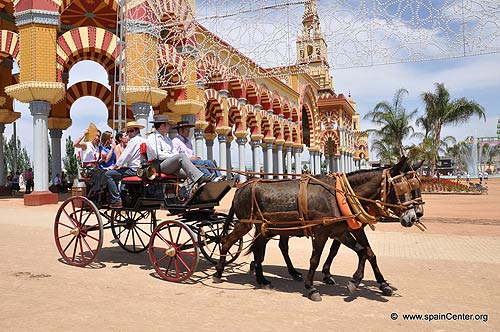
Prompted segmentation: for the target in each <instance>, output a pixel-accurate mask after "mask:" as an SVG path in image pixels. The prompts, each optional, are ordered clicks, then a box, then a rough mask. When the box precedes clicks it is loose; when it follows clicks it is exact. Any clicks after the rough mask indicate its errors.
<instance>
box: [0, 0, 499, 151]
mask: <svg viewBox="0 0 500 332" xmlns="http://www.w3.org/2000/svg"><path fill="white" fill-rule="evenodd" d="M277 3H280V4H282V3H287V1H283V2H279V1H271V0H256V1H239V2H238V1H214V0H202V1H198V17H202V18H203V17H205V20H203V19H202V22H201V23H202V24H203V25H205V26H206V27H207V28H211V27H213V29H212V30H213V31H215V32H216V33H217V34H219V35H221V36H222V37H223V38H224V40H227V41H228V42H230V43H231V44H232V45H235V46H237V48H238V49H239V50H240V51H241V52H243V53H244V54H247V55H249V56H252V55H254V56H256V57H257V58H255V60H256V61H257V62H258V63H259V64H261V65H262V66H265V67H269V66H273V65H275V66H277V65H282V64H283V63H281V61H285V62H287V63H293V62H294V61H295V58H296V55H295V54H296V50H295V38H296V36H297V35H298V34H300V30H301V20H302V13H303V6H302V5H300V4H297V2H296V1H295V2H294V1H288V3H294V4H292V5H290V6H279V7H278V8H274V9H270V10H260V9H259V8H263V7H265V6H267V5H274V4H277ZM461 3H462V2H461V1H456V0H439V1H438V0H432V1H431V0H419V1H409V0H398V1H386V2H384V1H380V2H371V1H368V2H366V1H357V0H350V1H344V0H332V1H326V0H325V1H323V0H321V1H319V2H318V13H319V15H320V19H321V28H322V31H323V33H324V35H325V39H326V41H327V43H328V47H329V61H330V65H331V66H332V70H331V75H332V76H333V80H334V85H335V91H336V92H337V93H344V94H345V95H347V94H348V93H349V92H350V93H351V94H352V97H353V98H354V100H355V101H356V102H357V110H358V113H360V114H361V117H363V115H364V114H366V113H367V112H369V111H371V110H373V107H374V106H375V105H376V103H378V102H380V101H383V100H387V101H392V98H393V96H394V93H395V92H396V90H398V89H400V88H406V89H407V90H408V91H409V95H408V96H406V99H405V100H404V105H405V106H406V108H407V109H408V110H413V109H418V110H419V111H420V112H421V113H422V112H423V109H424V105H423V103H422V99H421V94H422V93H423V92H427V91H433V90H434V83H437V82H439V83H444V84H445V86H446V88H447V89H448V90H449V91H450V94H451V96H452V98H459V97H465V98H467V99H471V100H475V101H476V102H478V103H479V104H481V105H483V106H484V107H485V110H486V116H487V121H486V122H485V121H484V120H478V119H477V118H472V119H471V120H470V121H469V122H468V123H466V124H463V125H460V126H455V127H452V126H449V127H445V128H444V129H443V135H452V136H454V137H455V138H457V140H463V139H464V138H466V137H467V136H470V135H474V136H496V131H497V128H496V127H497V121H498V117H499V116H500V103H499V102H498V95H499V94H500V74H499V73H500V36H499V34H500V33H499V31H500V30H499V29H498V27H497V29H496V30H495V29H494V28H492V26H491V25H489V23H488V22H493V23H494V22H497V23H498V21H499V18H498V16H499V13H500V11H498V10H497V9H498V8H499V6H500V5H499V4H498V2H495V1H492V0H484V1H476V0H473V1H472V2H471V3H473V5H471V7H470V10H469V11H468V12H465V14H466V16H467V17H466V18H467V23H468V25H467V27H468V28H470V29H469V30H467V31H466V35H467V36H468V38H469V39H467V41H465V42H464V43H465V44H463V45H466V46H467V47H468V46H470V47H469V48H467V50H468V51H470V52H469V53H470V54H472V53H481V52H483V53H484V52H493V53H492V54H487V55H479V56H468V57H457V58H453V59H447V60H432V61H418V60H419V59H421V58H425V59H431V58H440V57H446V56H457V55H460V52H458V53H457V47H458V49H461V48H460V38H459V37H460V34H457V31H458V30H456V29H454V27H455V28H456V24H455V22H457V19H460V18H461V16H460V15H463V14H464V12H463V11H461V10H460V8H459V6H460V4H461ZM467 3H469V2H467ZM374 4H377V6H378V7H376V8H375V7H372V6H373V5H374ZM360 6H361V7H360ZM384 6H385V7H384ZM457 6H458V7H457ZM228 8H229V9H228ZM360 8H361V9H362V10H360ZM457 8H458V9H457ZM484 8H486V11H483V12H478V10H484ZM488 8H489V9H488ZM495 8H496V9H495ZM249 9H250V10H254V9H259V10H257V11H251V12H248V13H247V14H242V15H239V14H238V15H231V16H229V17H227V18H222V17H220V18H215V19H207V17H210V16H211V15H224V14H226V13H230V14H235V11H244V10H249ZM429 9H430V10H429ZM375 13H376V14H377V15H378V14H380V16H378V17H377V15H375ZM384 13H385V14H384ZM413 13H418V15H416V17H413V16H412V15H413ZM429 14H432V15H431V16H429ZM457 15H458V16H457ZM477 15H479V16H477ZM412 17H413V18H412ZM457 17H458V18H457ZM477 17H479V18H480V20H478V22H479V23H481V24H482V25H481V24H479V23H478V22H474V20H476V18H477ZM257 18H258V19H257ZM429 20H431V21H429ZM476 21H477V20H476ZM259 22H260V23H261V25H260V26H259V25H257V23H259ZM430 22H437V23H436V27H435V29H434V30H432V29H430V27H432V24H430ZM485 22H486V23H485ZM474 24H476V25H474ZM473 25H474V26H477V27H481V29H476V30H474V29H472V27H473ZM367 33H368V34H369V33H372V37H373V39H370V38H367V37H366V35H367ZM447 33H448V34H449V35H448V36H445V35H446V34H447ZM481 33H482V35H480V34H481ZM478 34H479V35H478ZM419 38H420V39H419ZM463 45H462V47H463ZM472 46H474V47H476V48H473V47H472ZM273 47H274V48H273ZM405 52H407V53H405ZM439 52H440V53H439ZM494 52H496V53H494ZM384 54H385V55H384ZM356 57H357V58H356ZM398 57H403V60H406V61H404V62H405V63H399V64H387V65H377V66H372V67H370V66H367V67H360V65H363V66H366V65H369V64H371V63H384V62H385V63H390V62H398V59H401V58H398ZM370 58H371V59H372V61H373V62H371V63H370V61H369V60H367V59H370ZM346 59H349V60H348V61H350V62H345V60H346ZM266 62H267V63H266ZM345 67H352V68H345ZM341 68H345V69H341ZM69 79H70V81H69V84H70V85H71V84H73V83H75V82H77V81H82V80H95V81H98V82H100V83H103V84H108V82H107V79H108V76H107V74H106V72H105V71H104V69H103V68H102V67H100V66H98V65H95V64H93V63H90V62H88V61H83V62H81V63H78V64H76V65H75V66H74V67H73V68H72V70H71V71H70V76H69ZM15 110H16V111H18V112H21V113H22V117H21V119H19V120H18V121H17V128H18V129H17V132H18V135H20V137H21V140H22V142H23V145H24V146H26V147H27V149H28V151H29V153H30V154H31V155H32V146H33V133H32V117H31V115H30V113H29V111H28V109H27V105H23V104H20V103H16V106H15ZM106 114H107V113H106V110H105V107H104V104H103V103H102V102H101V101H99V100H97V99H96V98H92V97H84V98H81V99H79V100H77V101H76V102H75V104H74V105H73V107H72V110H71V117H72V119H73V125H72V126H71V127H70V128H69V129H68V130H67V131H64V134H63V142H64V140H65V138H66V137H67V136H68V135H71V136H72V138H76V137H78V136H80V135H81V134H82V132H83V130H84V129H85V128H86V127H87V126H88V123H89V122H94V123H95V124H96V125H97V126H98V127H99V128H101V129H103V130H105V129H107V122H106V120H107V119H106ZM361 125H362V129H368V128H371V127H372V124H371V123H370V122H367V121H364V120H362V123H361ZM11 133H12V125H7V126H6V130H5V135H6V136H9V137H10V135H11ZM63 146H64V145H63ZM233 148H234V150H236V145H234V146H233ZM233 160H236V151H235V152H234V154H233Z"/></svg>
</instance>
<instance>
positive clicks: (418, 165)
mask: <svg viewBox="0 0 500 332" xmlns="http://www.w3.org/2000/svg"><path fill="white" fill-rule="evenodd" d="M424 161H425V159H422V161H421V162H420V163H417V164H416V165H413V167H412V168H413V170H414V171H416V170H418V169H419V168H420V167H422V165H423V164H424Z"/></svg>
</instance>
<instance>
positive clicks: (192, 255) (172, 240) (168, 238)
mask: <svg viewBox="0 0 500 332" xmlns="http://www.w3.org/2000/svg"><path fill="white" fill-rule="evenodd" d="M149 257H150V259H151V263H152V264H153V267H154V269H155V270H156V272H158V274H159V275H160V277H162V278H163V279H165V280H168V281H183V280H186V279H187V278H189V277H190V276H191V275H192V274H193V272H194V271H195V270H196V267H197V265H198V260H199V257H200V255H199V252H198V243H197V242H196V238H195V235H194V233H193V231H192V230H191V229H190V228H189V227H188V226H186V224H184V223H183V222H181V221H177V220H167V221H164V222H162V223H161V224H159V225H158V226H157V227H156V228H155V230H154V231H153V234H152V235H151V239H150V241H149Z"/></svg>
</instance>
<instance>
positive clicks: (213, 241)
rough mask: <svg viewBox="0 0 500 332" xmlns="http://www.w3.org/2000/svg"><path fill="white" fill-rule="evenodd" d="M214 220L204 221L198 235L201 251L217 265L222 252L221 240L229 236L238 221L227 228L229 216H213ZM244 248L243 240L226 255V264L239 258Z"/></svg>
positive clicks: (233, 221)
mask: <svg viewBox="0 0 500 332" xmlns="http://www.w3.org/2000/svg"><path fill="white" fill-rule="evenodd" d="M211 217H212V219H209V220H206V221H203V222H202V223H201V225H200V231H199V233H198V243H199V245H200V251H201V253H202V254H203V256H205V258H206V259H207V260H208V261H209V262H210V263H212V264H217V262H218V261H219V254H220V250H221V247H222V245H221V240H222V238H223V237H224V236H226V235H227V234H229V233H230V232H231V231H232V230H233V229H234V225H235V224H236V222H238V221H237V220H234V219H233V220H232V221H231V223H230V224H228V226H227V227H225V222H226V218H227V215H225V214H223V213H220V214H218V215H212V216H211ZM242 248H243V239H242V238H241V239H240V240H239V241H238V242H236V243H235V244H234V245H233V246H232V247H231V248H230V249H229V251H228V252H227V254H226V264H229V263H232V262H234V261H235V260H236V258H238V256H239V255H240V253H241V250H242Z"/></svg>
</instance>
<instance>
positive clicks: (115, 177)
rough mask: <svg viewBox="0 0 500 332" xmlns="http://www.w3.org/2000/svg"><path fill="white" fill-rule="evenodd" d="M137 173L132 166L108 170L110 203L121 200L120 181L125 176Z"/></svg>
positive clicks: (107, 179)
mask: <svg viewBox="0 0 500 332" xmlns="http://www.w3.org/2000/svg"><path fill="white" fill-rule="evenodd" d="M134 175H137V172H136V171H134V170H133V169H131V168H128V167H123V168H118V169H111V170H109V171H106V184H107V185H108V190H109V196H110V203H116V202H121V200H122V198H121V196H120V190H119V189H118V182H120V180H121V179H122V178H124V177H127V176H134Z"/></svg>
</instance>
